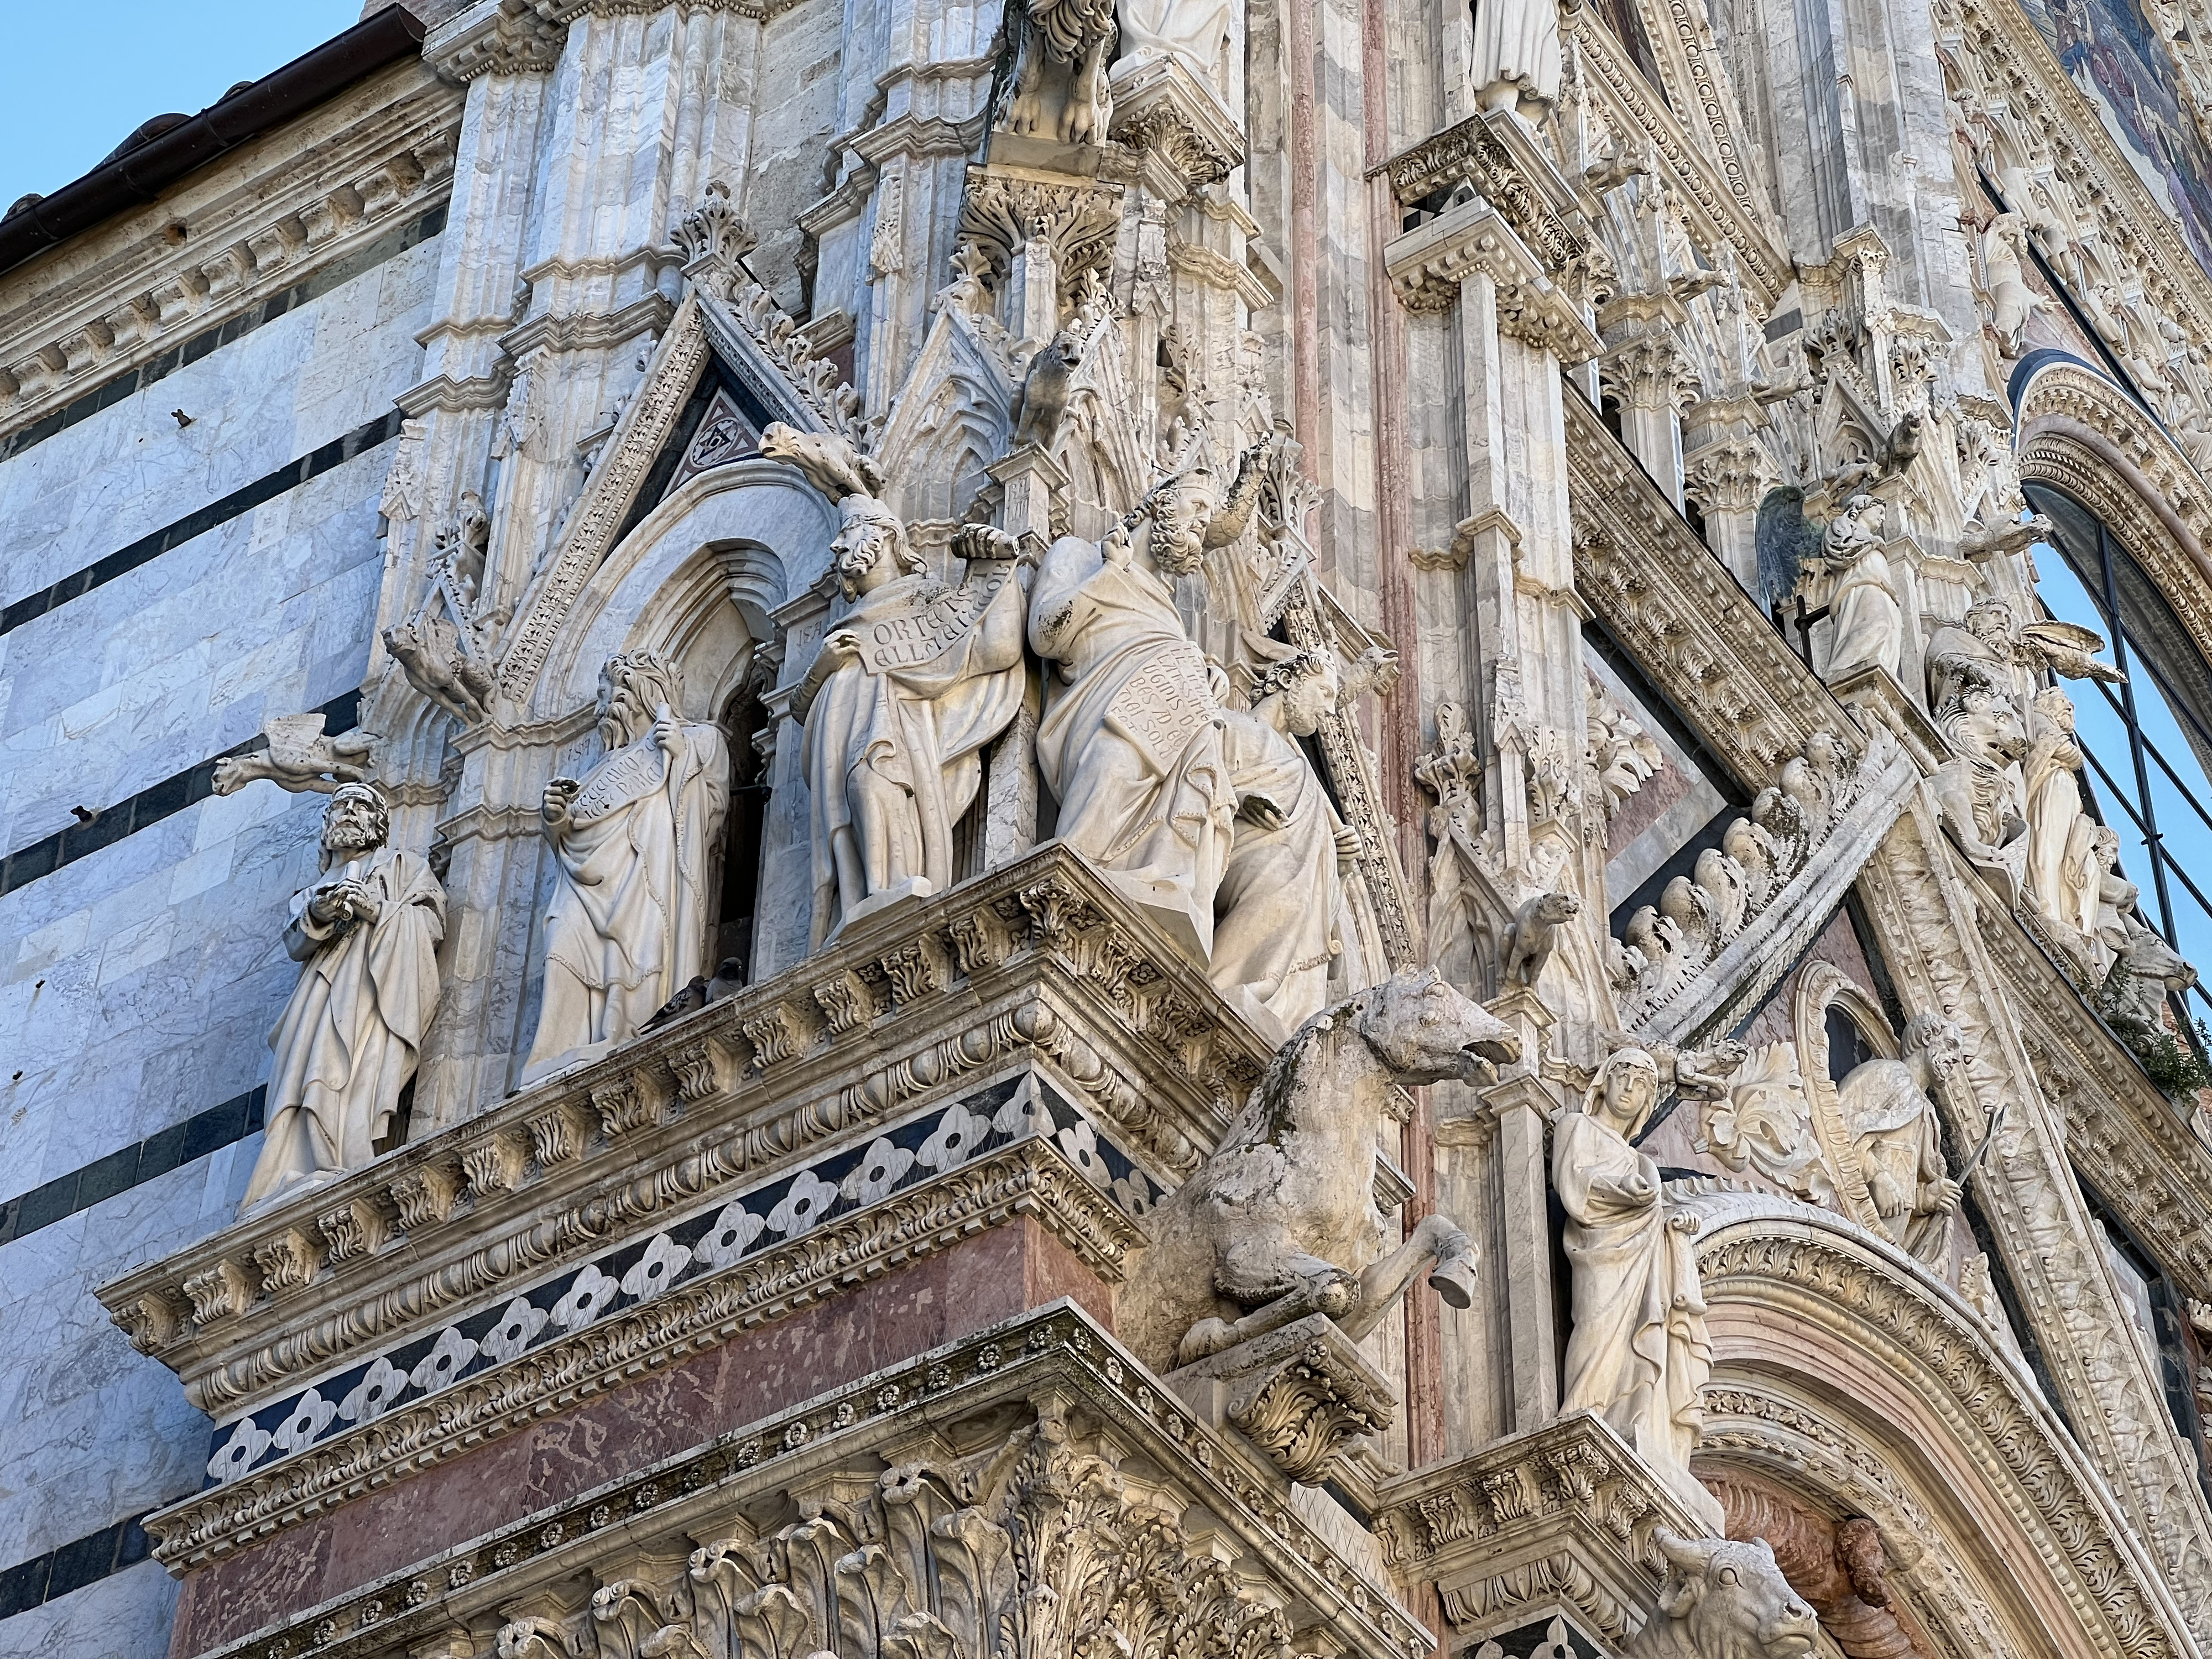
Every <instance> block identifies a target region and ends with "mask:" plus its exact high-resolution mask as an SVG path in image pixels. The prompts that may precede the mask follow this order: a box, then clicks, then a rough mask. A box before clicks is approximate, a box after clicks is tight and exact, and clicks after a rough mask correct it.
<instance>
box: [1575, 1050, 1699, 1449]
mask: <svg viewBox="0 0 2212 1659" xmlns="http://www.w3.org/2000/svg"><path fill="white" fill-rule="evenodd" d="M1658 1102H1659V1062H1658V1061H1657V1060H1655V1059H1653V1058H1652V1056H1651V1055H1650V1054H1648V1053H1646V1052H1645V1051H1644V1050H1643V1049H1641V1048H1622V1049H1620V1050H1619V1051H1617V1052H1616V1053H1614V1054H1613V1055H1611V1056H1610V1057H1609V1058H1608V1059H1607V1060H1606V1061H1605V1063H1604V1064H1603V1065H1602V1066H1600V1067H1599V1068H1598V1073H1597V1076H1596V1077H1595V1079H1593V1080H1592V1082H1591V1084H1590V1086H1589V1090H1588V1091H1587V1092H1586V1093H1585V1094H1584V1096H1583V1101H1582V1104H1581V1105H1580V1106H1579V1107H1578V1108H1573V1109H1569V1110H1568V1111H1567V1112H1566V1113H1565V1115H1562V1116H1561V1117H1560V1119H1559V1125H1558V1127H1557V1128H1556V1129H1555V1130H1554V1131H1553V1142H1552V1185H1553V1188H1554V1189H1555V1190H1556V1191H1557V1192H1558V1193H1559V1202H1560V1203H1561V1204H1562V1205H1563V1206H1565V1209H1566V1212H1567V1226H1566V1238H1565V1243H1566V1252H1567V1260H1568V1261H1569V1263H1570V1264H1571V1267H1572V1270H1573V1287H1572V1305H1573V1310H1574V1331H1573V1334H1572V1335H1571V1336H1570V1337H1569V1338H1568V1340H1567V1357H1566V1365H1565V1375H1564V1376H1563V1378H1562V1385H1563V1387H1562V1398H1561V1401H1560V1406H1559V1409H1560V1410H1561V1411H1563V1412H1571V1411H1577V1410H1582V1409H1584V1408H1588V1409H1589V1410H1591V1411H1595V1412H1596V1413H1598V1414H1599V1415H1601V1417H1603V1418H1604V1419H1606V1420H1607V1422H1608V1423H1610V1424H1612V1425H1613V1427H1614V1428H1615V1429H1617V1430H1619V1431H1620V1435H1621V1437H1622V1438H1623V1439H1625V1440H1626V1441H1627V1442H1628V1443H1629V1444H1630V1445H1631V1446H1632V1447H1634V1448H1635V1449H1636V1450H1637V1451H1638V1453H1640V1454H1641V1455H1643V1457H1644V1461H1645V1462H1649V1463H1650V1465H1651V1466H1652V1468H1654V1469H1655V1470H1656V1471H1657V1472H1658V1473H1659V1474H1661V1475H1662V1477H1663V1478H1665V1479H1666V1480H1668V1483H1669V1485H1670V1486H1676V1487H1680V1488H1682V1489H1683V1490H1684V1491H1685V1492H1687V1490H1688V1489H1689V1488H1690V1487H1692V1486H1695V1484H1696V1483H1695V1482H1694V1481H1692V1480H1690V1477H1689V1473H1688V1471H1689V1464H1690V1452H1691V1449H1692V1448H1693V1447H1694V1446H1696V1444H1697V1443H1698V1437H1699V1434H1700V1432H1701V1431H1703V1428H1704V1423H1705V1419H1704V1416H1703V1413H1702V1412H1701V1410H1700V1408H1699V1390H1700V1389H1703V1388H1704V1387H1705V1379H1706V1377H1707V1376H1710V1375H1711V1372H1712V1364H1713V1361H1712V1345H1711V1341H1710V1340H1708V1338H1707V1336H1706V1334H1705V1301H1704V1298H1703V1297H1702V1296H1701V1295H1700V1294H1699V1283H1698V1258H1697V1252H1696V1248H1695V1246H1694V1245H1693V1244H1692V1236H1693V1235H1694V1234H1695V1233H1696V1232H1697V1231H1698V1220H1697V1218H1696V1217H1695V1216H1693V1215H1692V1214H1690V1213H1688V1212H1686V1211H1684V1210H1681V1209H1679V1208H1676V1207H1675V1206H1674V1205H1673V1204H1671V1203H1670V1202H1669V1201H1668V1198H1667V1194H1666V1190H1665V1188H1664V1186H1663V1184H1662V1182H1661V1181H1660V1178H1659V1166H1658V1165H1657V1164H1656V1163H1654V1162H1653V1161H1652V1160H1651V1159H1650V1158H1648V1157H1646V1156H1645V1155H1644V1153H1642V1152H1638V1151H1637V1150H1636V1148H1635V1147H1634V1146H1632V1145H1631V1144H1630V1143H1631V1142H1632V1141H1633V1140H1634V1139H1635V1138H1636V1137H1637V1135H1638V1134H1639V1133H1642V1132H1643V1129H1644V1124H1645V1123H1646V1122H1648V1121H1650V1116H1651V1111H1652V1108H1653V1107H1655V1106H1656V1105H1657V1104H1658Z"/></svg>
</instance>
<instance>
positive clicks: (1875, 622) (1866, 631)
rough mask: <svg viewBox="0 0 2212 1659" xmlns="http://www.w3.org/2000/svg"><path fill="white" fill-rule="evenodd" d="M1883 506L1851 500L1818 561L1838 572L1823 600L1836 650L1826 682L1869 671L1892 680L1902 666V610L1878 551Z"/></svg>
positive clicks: (1885, 561) (1828, 534) (1830, 657)
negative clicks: (1832, 591)
mask: <svg viewBox="0 0 2212 1659" xmlns="http://www.w3.org/2000/svg"><path fill="white" fill-rule="evenodd" d="M1882 518H1883V515H1882V506H1881V502H1880V501H1876V500H1875V498H1874V497H1873V496H1871V495H1854V496H1852V497H1851V498H1850V501H1847V502H1845V503H1844V510H1843V511H1842V512H1841V513H1838V514H1837V515H1836V517H1835V519H1834V520H1832V522H1831V523H1830V524H1829V526H1828V528H1827V531H1826V534H1825V535H1824V536H1823V538H1822V543H1821V556H1822V557H1823V558H1825V559H1826V561H1827V562H1828V564H1829V566H1830V567H1831V568H1833V569H1836V570H1837V571H1838V572H1839V574H1838V579H1837V581H1836V591H1835V594H1834V596H1833V597H1832V598H1831V599H1829V601H1828V611H1829V614H1830V616H1831V617H1832V619H1833V621H1834V623H1835V630H1836V634H1835V647H1834V649H1833V650H1832V651H1831V652H1830V653H1828V673H1827V678H1829V679H1831V680H1840V679H1843V678H1845V677H1846V676H1849V675H1851V674H1856V673H1858V672H1860V671H1863V670H1865V669H1869V668H1877V667H1879V668H1886V669H1887V670H1888V671H1889V672H1890V675H1891V677H1892V678H1895V676H1896V674H1897V671H1898V670H1899V666H1900V665H1901V664H1902V662H1903V658H1904V651H1905V607H1904V605H1902V604H1901V603H1900V602H1899V599H1898V597H1897V579H1896V576H1895V574H1894V573H1893V572H1892V571H1891V569H1890V568H1889V556H1888V555H1887V553H1885V552H1883V551H1882V548H1881V532H1882Z"/></svg>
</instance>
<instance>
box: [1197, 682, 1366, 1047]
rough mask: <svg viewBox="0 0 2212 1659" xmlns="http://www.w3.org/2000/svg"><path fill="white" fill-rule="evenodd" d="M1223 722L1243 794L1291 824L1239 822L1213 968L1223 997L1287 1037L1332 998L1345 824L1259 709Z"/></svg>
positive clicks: (1219, 894)
mask: <svg viewBox="0 0 2212 1659" xmlns="http://www.w3.org/2000/svg"><path fill="white" fill-rule="evenodd" d="M1221 720H1222V751H1223V755H1224V757H1225V760H1226V762H1227V763H1228V767H1229V775H1230V778H1231V782H1232V785H1233V787H1234V788H1235V790H1236V793H1237V798H1238V799H1240V800H1241V799H1243V798H1245V797H1246V796H1248V795H1257V796H1259V797H1260V798H1261V799H1263V800H1267V801H1270V802H1272V803H1273V805H1275V807H1276V808H1277V809H1278V810H1279V811H1280V812H1281V813H1282V817H1283V822H1282V823H1281V824H1280V825H1279V826H1278V827H1277V828H1275V829H1262V828H1261V827H1260V826H1259V825H1258V824H1255V823H1250V822H1249V821H1248V820H1245V819H1242V818H1240V819H1238V820H1237V824H1236V833H1235V836H1234V838H1233V840H1232V841H1231V845H1230V850H1229V860H1228V863H1227V866H1226V867H1225V869H1224V871H1223V872H1222V877H1221V885H1220V886H1219V887H1218V889H1217V890H1215V892H1214V898H1213V908H1214V918H1215V919H1214V924H1213V957H1212V963H1211V965H1210V967H1209V968H1208V969H1207V972H1208V974H1209V975H1210V976H1211V977H1212V981H1213V984H1214V987H1215V988H1216V989H1217V990H1218V991H1219V992H1220V993H1221V994H1222V995H1223V996H1225V997H1226V998H1228V999H1229V1000H1230V1001H1231V1002H1232V1003H1236V1004H1238V1005H1240V1006H1242V1005H1243V1004H1244V1003H1245V1002H1246V1000H1248V999H1249V1001H1250V1002H1252V1003H1254V1004H1256V1005H1257V1006H1259V1007H1260V1008H1261V1009H1262V1010H1264V1011H1265V1012H1266V1014H1267V1017H1268V1018H1269V1020H1270V1021H1272V1022H1273V1023H1276V1024H1279V1025H1280V1026H1281V1028H1282V1029H1281V1031H1280V1032H1279V1034H1275V1033H1270V1035H1279V1038H1280V1039H1282V1040H1287V1039H1288V1038H1289V1036H1290V1034H1291V1032H1293V1031H1295V1030H1297V1028H1298V1027H1299V1026H1300V1025H1302V1024H1304V1023H1305V1021H1306V1019H1307V1018H1309V1017H1310V1016H1311V1015H1314V1014H1317V1013H1319V1012H1321V1011H1322V1007H1323V1006H1326V1004H1327V1003H1328V965H1329V963H1330V962H1331V961H1332V960H1333V959H1334V957H1336V955H1337V952H1338V951H1339V949H1340V946H1339V945H1338V943H1337V938H1336V921H1337V913H1338V911H1339V910H1340V908H1342V906H1343V902H1344V883H1343V878H1342V877H1341V876H1340V874H1339V872H1338V870H1337V850H1336V835H1337V831H1339V830H1340V829H1342V828H1343V827H1344V820H1343V819H1342V818H1340V817H1338V816H1337V811H1336V807H1335V805H1334V804H1333V803H1332V802H1331V801H1330V800H1329V798H1328V791H1327V790H1326V789H1324V788H1322V782H1321V780H1320V779H1319V778H1318V777H1316V775H1314V769H1313V767H1312V765H1311V764H1310V763H1309V762H1308V761H1307V759H1306V757H1305V753H1304V750H1301V749H1300V748H1299V747H1298V746H1297V744H1295V743H1293V742H1292V741H1291V739H1290V738H1288V737H1287V736H1285V734H1284V733H1283V732H1279V731H1277V730H1276V729H1275V727H1274V726H1273V725H1272V724H1271V723H1269V721H1268V720H1266V719H1265V718H1264V717H1263V716H1262V715H1261V714H1259V713H1257V712H1255V713H1253V714H1244V713H1242V712H1241V711H1230V710H1224V711H1222V715H1221ZM1262 1029H1263V1030H1264V1029H1265V1024H1263V1025H1262Z"/></svg>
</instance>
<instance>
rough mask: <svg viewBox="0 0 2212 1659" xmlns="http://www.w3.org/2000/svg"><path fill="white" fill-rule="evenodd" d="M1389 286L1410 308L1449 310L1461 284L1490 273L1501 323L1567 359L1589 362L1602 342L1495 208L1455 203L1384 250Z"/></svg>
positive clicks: (1514, 333)
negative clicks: (1458, 205) (1451, 207)
mask: <svg viewBox="0 0 2212 1659" xmlns="http://www.w3.org/2000/svg"><path fill="white" fill-rule="evenodd" d="M1383 259H1384V261H1385V263H1386V265H1387V267H1388V269H1389V274H1390V286H1391V288H1392V289H1393V290H1394V291H1395V293H1396V294H1397V295H1398V299H1399V302H1400V303H1401V304H1402V305H1403V306H1405V307H1406V308H1407V310H1409V311H1413V312H1437V311H1444V310H1449V308H1450V307H1451V306H1452V305H1454V304H1455V303H1456V302H1457V301H1458V300H1459V298H1460V295H1461V291H1462V287H1463V286H1464V285H1465V284H1466V283H1468V282H1471V281H1473V280H1474V279H1475V278H1476V277H1479V276H1480V277H1487V278H1488V279H1489V280H1490V282H1491V283H1492V286H1493V287H1494V288H1495V289H1497V293H1498V328H1499V330H1500V331H1501V332H1503V333H1505V334H1509V335H1510V336H1512V337H1515V338H1516V339H1519V340H1522V341H1523V342H1524V343H1528V344H1530V345H1533V346H1535V347H1538V348H1539V349H1543V350H1547V351H1550V352H1552V353H1553V354H1554V355H1555V356H1558V357H1559V361H1560V362H1561V363H1562V364H1567V365H1571V364H1574V363H1579V362H1587V361H1589V359H1590V358H1592V357H1595V356H1597V355H1598V354H1599V352H1600V351H1601V349H1603V348H1602V346H1601V343H1600V342H1599V339H1598V337H1597V335H1596V333H1595V331H1593V330H1592V329H1591V327H1590V325H1589V323H1588V322H1587V321H1586V320H1585V319H1583V314H1582V311H1581V308H1580V307H1577V306H1576V305H1575V304H1574V303H1573V301H1571V298H1570V297H1569V296H1568V295H1567V294H1566V292H1565V290H1564V289H1561V288H1560V287H1559V285H1558V284H1557V283H1554V282H1553V281H1552V279H1551V278H1550V277H1549V276H1547V274H1546V272H1545V267H1544V263H1543V261H1541V259H1539V258H1537V257H1536V255H1535V254H1534V252H1531V251H1530V250H1529V248H1528V245H1527V244H1526V243H1525V242H1523V241H1522V240H1521V238H1520V237H1519V236H1517V235H1516V234H1515V233H1514V230H1513V228H1512V227H1511V226H1510V224H1509V223H1508V222H1506V220H1505V218H1504V216H1502V215H1500V214H1499V213H1498V211H1497V210H1495V209H1494V208H1492V207H1491V206H1489V205H1488V204H1485V203H1480V202H1477V203H1474V204H1466V205H1463V206H1462V207H1458V208H1455V209H1453V210H1451V211H1449V212H1448V213H1445V214H1443V215H1442V216H1439V217H1437V218H1435V219H1431V221H1429V222H1428V223H1426V224H1425V225H1422V226H1420V227H1419V228H1417V229H1415V230H1412V231H1409V232H1407V234H1405V235H1403V236H1401V237H1399V238H1397V239H1396V240H1394V241H1393V242H1391V243H1390V244H1389V246H1388V247H1386V248H1385V249H1384V250H1383Z"/></svg>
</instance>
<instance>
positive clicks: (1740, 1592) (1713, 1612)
mask: <svg viewBox="0 0 2212 1659" xmlns="http://www.w3.org/2000/svg"><path fill="white" fill-rule="evenodd" d="M1652 1540H1653V1541H1654V1542H1656V1544H1657V1545H1658V1546H1659V1547H1660V1549H1661V1550H1662V1552H1663V1553H1665V1555H1666V1557H1667V1577H1666V1580H1665V1582H1664V1583H1662V1584H1661V1585H1660V1586H1659V1604H1658V1607H1656V1609H1655V1610H1654V1612H1653V1613H1652V1616H1651V1623H1650V1625H1648V1626H1645V1627H1644V1630H1643V1631H1641V1632H1638V1636H1637V1639H1636V1641H1635V1643H1634V1644H1632V1646H1631V1648H1630V1650H1629V1651H1630V1652H1631V1653H1632V1654H1634V1655H1637V1656H1639V1659H1641V1656H1660V1655H1668V1656H1672V1655H1676V1654H1682V1655H1688V1654H1695V1655H1696V1656H1698V1659H1805V1656H1806V1655H1808V1654H1809V1653H1811V1652H1812V1651H1813V1641H1814V1633H1815V1632H1817V1631H1818V1630H1819V1628H1820V1625H1819V1621H1818V1620H1816V1619H1815V1618H1814V1614H1813V1609H1812V1608H1810V1607H1808V1606H1806V1605H1805V1603H1804V1602H1803V1601H1802V1600H1800V1599H1799V1597H1798V1595H1797V1594H1796V1591H1794V1590H1792V1589H1790V1582H1789V1580H1787V1579H1786V1578H1784V1577H1783V1576H1782V1569H1781V1568H1780V1567H1778V1566H1777V1565H1775V1564H1774V1550H1773V1547H1772V1546H1771V1545H1769V1544H1768V1543H1767V1541H1765V1539H1763V1538H1754V1539H1752V1540H1749V1541H1736V1540H1734V1539H1727V1538H1703V1539H1692V1538H1684V1537H1682V1536H1680V1534H1676V1533H1672V1532H1669V1531H1668V1530H1667V1528H1664V1527H1662V1528H1659V1529H1658V1530H1657V1531H1656V1532H1655V1533H1654V1534H1652Z"/></svg>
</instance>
